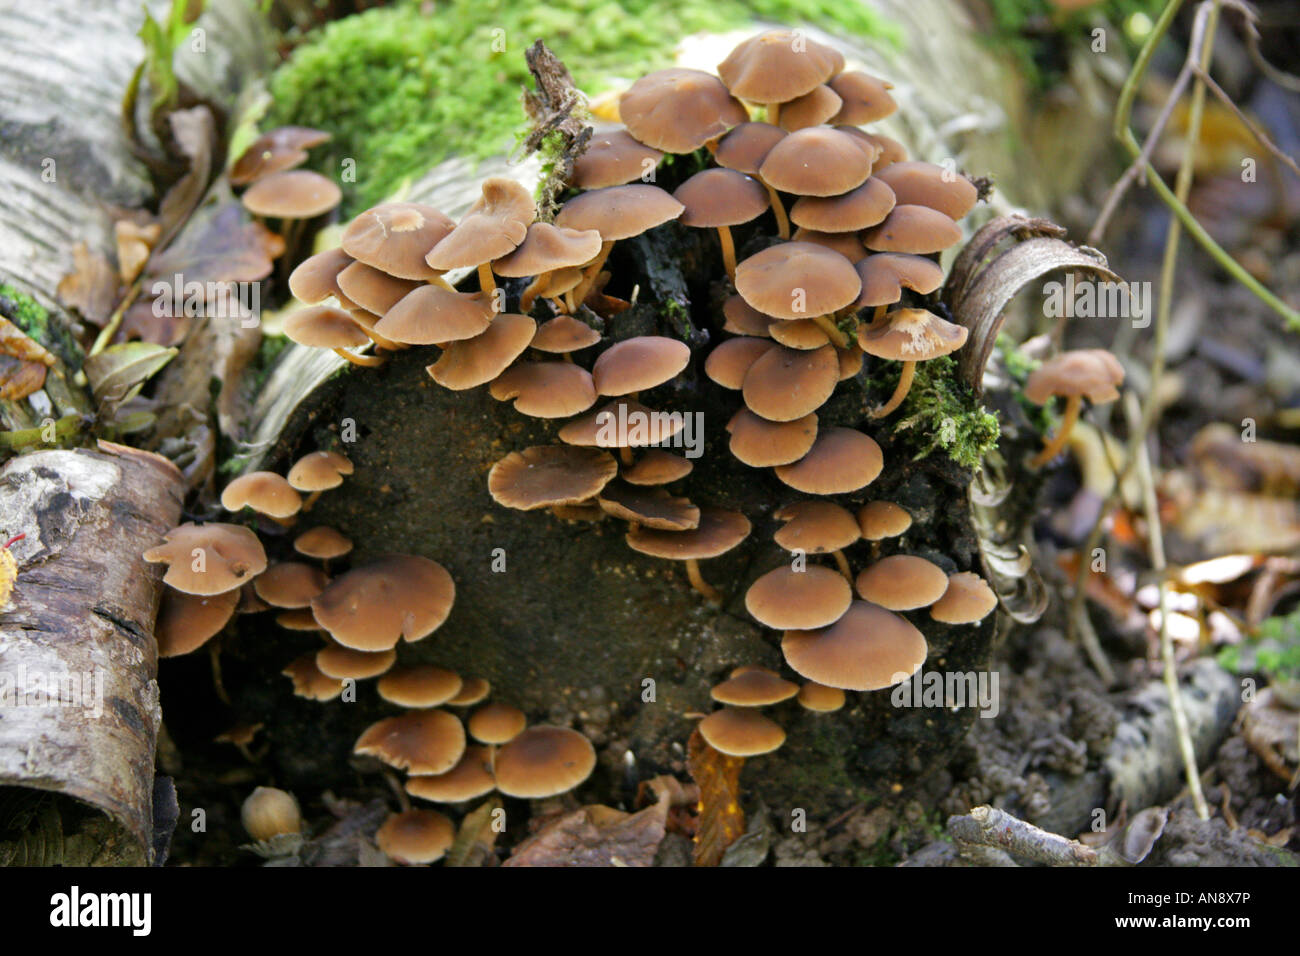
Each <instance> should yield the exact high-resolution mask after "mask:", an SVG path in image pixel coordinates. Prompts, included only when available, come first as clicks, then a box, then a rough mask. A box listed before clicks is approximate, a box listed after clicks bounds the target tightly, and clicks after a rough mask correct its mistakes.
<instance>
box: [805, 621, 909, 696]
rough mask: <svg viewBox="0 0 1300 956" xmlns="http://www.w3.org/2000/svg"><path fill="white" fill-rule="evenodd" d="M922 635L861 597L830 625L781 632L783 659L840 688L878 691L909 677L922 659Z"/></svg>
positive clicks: (814, 678)
mask: <svg viewBox="0 0 1300 956" xmlns="http://www.w3.org/2000/svg"><path fill="white" fill-rule="evenodd" d="M928 650H929V649H928V648H927V647H926V644H925V637H924V636H923V635H922V634H921V632H920V631H918V630H917V629H916V628H915V627H913V626H912V625H911V623H909V622H908V621H907V620H906V619H905V618H903V617H900V616H899V615H897V614H894V613H893V612H892V611H886V610H885V609H884V608H882V607H876V605H874V604H868V603H867V602H866V601H854V602H853V605H852V607H850V608H849V609H848V611H847V612H846V613H845V614H844V616H843V617H841V618H840V619H839V620H838V621H836V622H835V623H834V624H832V625H830V627H825V628H821V629H819V630H815V631H806V630H805V631H787V632H786V633H785V636H784V637H783V638H782V640H781V652H782V653H783V654H784V655H785V661H786V663H787V664H789V665H790V667H791V668H792V669H793V670H794V671H795V672H796V673H797V674H799V675H800V676H801V677H806V678H807V679H808V680H812V681H816V682H817V683H819V684H824V685H826V686H827V687H839V688H842V689H843V690H857V691H864V690H881V689H883V688H885V687H892V686H893V685H894V684H898V683H901V682H902V681H904V680H906V679H907V678H908V677H911V676H912V675H913V674H915V673H916V671H917V670H918V669H919V668H920V666H921V665H922V664H924V663H925V656H926V654H927V653H928Z"/></svg>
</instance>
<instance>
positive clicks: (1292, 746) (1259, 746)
mask: <svg viewBox="0 0 1300 956" xmlns="http://www.w3.org/2000/svg"><path fill="white" fill-rule="evenodd" d="M1241 735H1242V737H1243V738H1245V741H1246V745H1247V746H1248V747H1250V749H1251V750H1252V751H1254V752H1255V755H1256V756H1257V757H1259V759H1260V760H1262V761H1263V762H1264V764H1265V765H1266V766H1267V767H1268V769H1269V770H1271V771H1273V773H1275V774H1276V775H1277V776H1279V777H1281V778H1282V779H1283V780H1285V781H1287V782H1288V783H1289V782H1290V781H1291V779H1292V777H1293V776H1294V775H1295V769H1294V768H1295V767H1296V765H1297V764H1300V751H1298V750H1297V747H1298V746H1300V744H1298V743H1297V735H1300V713H1297V712H1296V711H1294V710H1292V709H1291V708H1289V707H1285V706H1283V705H1282V703H1281V702H1280V701H1279V700H1278V698H1277V695H1276V694H1275V693H1274V691H1273V688H1271V687H1266V688H1264V689H1263V690H1262V691H1260V692H1259V695H1258V696H1257V697H1256V698H1255V699H1254V700H1253V701H1251V702H1250V703H1249V704H1247V705H1246V708H1245V710H1244V711H1243V712H1242V717H1241Z"/></svg>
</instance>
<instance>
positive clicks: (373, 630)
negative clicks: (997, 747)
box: [144, 451, 596, 864]
mask: <svg viewBox="0 0 1300 956" xmlns="http://www.w3.org/2000/svg"><path fill="white" fill-rule="evenodd" d="M352 470H353V469H352V462H351V461H350V460H349V459H348V458H347V457H346V456H344V455H342V454H340V453H338V452H335V451H316V452H311V453H309V454H307V455H305V456H303V457H302V458H300V459H298V461H297V462H295V463H294V464H293V466H292V467H291V468H290V469H289V471H288V474H287V475H284V476H282V475H280V474H277V473H275V472H270V471H253V472H248V473H246V474H244V475H241V476H240V477H238V478H236V479H234V480H233V481H231V482H230V483H229V484H227V485H226V487H225V488H224V489H223V491H222V494H221V505H222V507H223V508H224V509H226V510H227V511H230V512H233V513H245V512H251V513H252V514H253V515H254V516H261V517H262V518H265V519H269V520H270V521H272V522H275V523H276V524H278V525H281V526H291V525H293V524H294V523H295V522H296V520H297V518H298V516H299V515H300V514H302V513H303V512H306V511H308V510H309V509H310V507H311V505H312V504H313V503H314V502H315V500H316V499H317V497H318V496H319V495H320V494H321V493H322V492H324V491H326V490H329V489H331V488H336V487H338V486H339V485H341V484H342V482H343V478H344V476H346V475H350V474H352ZM304 494H305V495H306V496H307V497H306V499H304V498H303V495H304ZM292 548H293V551H294V552H296V554H297V555H298V556H299V557H301V558H305V559H308V560H297V559H293V558H290V559H285V560H281V561H278V562H274V563H270V562H268V559H267V555H266V551H265V548H264V546H263V543H262V541H261V539H260V538H259V537H258V535H257V534H256V533H255V532H254V531H253V530H251V529H250V528H248V527H246V526H245V525H242V524H226V523H217V522H209V523H206V524H194V523H187V524H184V525H181V526H180V527H178V528H174V529H172V530H171V531H169V532H167V534H166V535H165V536H164V540H163V542H162V543H161V544H160V545H158V546H157V547H155V548H151V549H150V550H149V551H147V552H145V555H144V558H145V560H146V561H149V562H152V563H161V564H166V565H167V571H166V573H165V574H164V577H163V580H164V582H165V583H166V584H167V585H168V588H167V590H166V592H165V593H164V596H163V601H162V606H161V608H160V610H159V615H158V621H157V626H156V628H155V632H156V636H157V640H158V647H159V654H160V656H162V657H172V656H176V655H180V654H186V653H189V652H191V651H194V650H196V649H198V648H199V647H201V646H203V645H204V644H206V643H207V642H208V641H210V639H211V638H212V637H214V636H215V635H217V634H218V633H220V632H221V631H222V630H223V629H224V628H225V626H226V624H227V623H228V622H229V621H230V620H231V618H232V617H233V615H234V614H235V613H236V611H237V610H241V611H244V612H250V613H251V612H257V611H265V610H267V609H270V608H274V609H275V610H276V611H277V612H278V614H277V617H276V623H277V624H279V625H280V626H281V627H283V628H285V629H286V630H290V631H311V632H317V633H319V634H320V635H321V637H322V639H323V646H321V647H320V648H319V649H317V650H315V651H308V652H306V653H304V654H302V655H301V656H299V657H297V658H295V659H294V660H293V661H292V662H291V663H290V664H289V665H288V666H287V667H286V668H285V669H284V671H283V674H284V675H285V676H286V677H288V678H289V679H290V681H291V682H292V684H293V691H294V694H295V695H297V696H299V697H303V698H306V699H308V700H314V701H319V702H327V701H332V700H335V699H337V698H339V697H340V696H341V695H342V693H343V691H344V688H345V686H346V685H347V682H349V681H353V682H355V681H361V680H369V679H375V678H377V681H376V691H377V693H378V696H379V697H380V698H381V699H382V700H384V701H385V702H387V703H389V704H392V705H394V706H396V707H400V708H402V710H403V713H402V714H401V715H399V716H394V717H388V718H385V719H383V720H380V721H378V722H376V723H374V724H372V725H371V726H370V727H368V728H366V730H365V731H364V732H363V733H362V734H361V736H360V737H359V738H358V740H357V741H356V744H355V745H354V747H353V753H354V754H356V755H358V756H363V757H373V758H375V759H376V760H378V761H379V762H380V763H381V764H383V765H386V766H388V767H391V768H394V769H396V770H402V771H406V772H407V773H409V774H410V778H409V780H408V782H407V785H406V793H409V794H410V795H411V796H415V797H419V798H421V799H424V800H429V801H432V802H436V803H451V804H456V803H462V802H463V801H466V800H470V799H474V798H476V797H480V796H483V795H485V794H487V793H490V792H492V791H493V790H496V791H499V792H500V793H502V794H505V795H507V796H512V797H520V798H529V799H539V798H543V797H550V796H555V795H557V794H560V793H564V792H567V791H568V790H571V789H573V788H574V787H576V786H578V785H579V784H581V783H582V782H583V781H584V780H586V779H587V777H588V776H590V774H591V772H592V770H593V769H594V768H595V765H596V755H595V750H594V749H593V747H592V745H591V743H590V741H588V740H587V738H586V737H584V736H583V735H582V734H580V733H578V732H577V731H574V730H570V729H568V728H564V727H554V726H547V725H537V726H533V727H528V726H527V718H526V715H525V714H524V713H523V711H521V710H518V709H517V708H515V707H511V706H509V705H507V704H501V703H495V702H493V703H483V702H484V701H485V700H486V699H487V697H488V695H489V693H490V690H491V686H490V684H489V682H488V681H487V680H485V679H484V678H481V677H470V678H462V677H461V675H459V674H457V673H455V672H453V671H450V670H446V669H444V668H440V667H435V666H431V665H422V664H421V665H407V666H397V657H398V652H397V649H398V645H399V643H400V642H401V641H406V642H408V643H410V642H415V641H419V640H422V639H423V638H425V637H427V636H429V635H430V634H432V633H433V632H434V631H436V630H437V629H438V628H439V627H441V626H442V624H443V623H444V622H445V621H446V619H447V617H448V615H449V614H450V613H451V608H452V605H453V603H454V601H455V594H456V588H455V583H454V582H453V580H452V578H451V575H450V574H448V573H447V571H446V569H445V568H443V567H442V566H441V565H440V564H438V563H437V562H435V561H432V560H430V559H428V558H425V557H420V556H417V555H405V554H389V555H381V556H379V557H377V558H374V559H372V560H370V561H367V562H365V563H363V564H359V565H357V566H355V567H352V568H350V569H347V570H344V571H343V572H342V573H340V574H338V575H337V576H335V577H333V578H331V577H330V576H329V573H328V572H329V566H330V562H331V561H340V560H343V559H345V558H346V556H347V555H348V554H349V553H350V552H351V550H352V542H351V540H349V539H348V538H347V536H346V535H344V534H343V533H342V532H340V531H337V530H336V529H334V528H330V527H328V526H324V525H318V526H315V527H312V528H309V529H307V530H305V531H302V532H300V533H298V534H296V535H295V536H294V537H293V539H292ZM311 561H316V562H319V566H317V565H316V564H313V563H309V562H311ZM214 647H215V645H214ZM214 665H215V650H214ZM215 673H217V672H215V671H214V674H215ZM217 680H218V691H219V693H221V695H222V696H223V697H224V691H223V690H222V689H221V687H220V684H219V677H218V678H217ZM479 705H481V706H479ZM444 707H454V708H476V709H474V710H473V711H472V712H471V713H469V715H468V718H467V720H466V721H465V722H464V723H462V721H461V719H460V718H459V717H458V716H456V715H455V714H453V713H451V712H450V711H448V710H445V709H441V708H444ZM261 726H262V725H261V724H257V725H254V726H249V727H239V728H236V729H235V731H234V732H229V733H227V734H224V735H222V737H220V738H218V740H225V741H228V742H231V743H234V744H236V745H238V746H239V747H240V749H241V750H243V751H244V752H245V754H246V755H247V754H248V750H247V744H248V743H250V742H251V740H252V737H253V735H254V734H255V733H256V732H257V730H259V729H260V728H261ZM467 730H468V736H469V738H472V740H473V741H476V743H468V742H467V738H466V731H467ZM286 798H287V800H289V801H292V797H290V796H289V795H287V794H283V792H282V791H278V790H268V789H267V788H259V790H258V791H256V792H255V793H254V795H253V796H252V797H250V798H249V802H248V803H246V804H245V807H244V822H245V827H246V829H248V831H249V833H250V834H251V835H253V836H254V838H255V839H256V840H258V841H259V844H260V843H261V842H265V841H266V840H267V839H269V838H268V837H267V836H265V835H263V831H266V832H268V833H269V832H270V830H268V827H267V826H266V825H263V824H264V821H263V818H264V817H267V815H268V813H269V812H270V811H268V812H267V813H264V812H263V810H262V807H263V804H268V805H272V807H273V809H274V810H275V811H276V812H277V813H281V815H283V811H284V809H285V807H286V806H287V804H286V803H285V799H286ZM277 800H278V801H279V803H278V804H277V803H276V801H277ZM401 802H402V807H401V810H400V812H398V813H394V814H392V815H390V817H389V818H388V819H387V820H386V821H385V823H384V824H383V825H382V826H381V827H380V829H379V831H378V832H377V834H376V841H377V844H378V846H379V848H380V849H381V850H383V851H384V852H385V853H386V854H387V855H388V856H390V857H391V858H392V859H394V860H396V861H398V862H401V863H409V864H423V863H432V862H434V861H436V860H438V859H440V858H441V857H442V856H443V855H444V854H445V853H446V851H447V849H448V848H449V847H450V845H451V842H452V837H453V835H454V826H453V824H452V822H451V821H450V820H449V819H448V818H447V817H445V816H444V815H443V814H440V813H437V812H435V811H431V810H422V809H412V808H411V807H410V802H409V799H408V798H407V797H406V794H405V793H404V794H402V795H401ZM293 809H294V811H295V812H296V809H297V807H296V803H295V804H294V805H293ZM250 821H251V822H250ZM296 829H297V828H296V827H295V830H294V832H296ZM276 832H277V833H278V832H280V831H279V830H277V831H276Z"/></svg>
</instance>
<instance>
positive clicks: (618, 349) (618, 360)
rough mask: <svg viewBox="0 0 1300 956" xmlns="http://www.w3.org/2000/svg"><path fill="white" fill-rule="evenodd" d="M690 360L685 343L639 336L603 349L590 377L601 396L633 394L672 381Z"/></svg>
mask: <svg viewBox="0 0 1300 956" xmlns="http://www.w3.org/2000/svg"><path fill="white" fill-rule="evenodd" d="M690 360H691V350H690V348H689V347H688V346H687V345H686V343H685V342H679V341H678V340H677V339H670V338H667V337H666V336H662V335H638V336H634V337H632V338H630V339H624V340H623V341H621V342H617V343H615V344H614V345H611V346H610V347H609V348H607V349H606V350H605V351H604V352H602V353H601V354H600V357H599V358H597V359H596V362H595V364H594V365H592V367H591V378H592V381H593V383H594V384H595V386H596V393H597V394H599V395H612V396H617V395H631V394H634V393H636V392H643V391H645V390H646V389H650V388H654V387H655V386H657V385H662V384H663V383H664V382H668V381H671V380H672V379H674V378H676V377H677V375H678V374H679V373H680V372H681V371H682V369H684V368H686V364H687V363H688V362H689V361H690Z"/></svg>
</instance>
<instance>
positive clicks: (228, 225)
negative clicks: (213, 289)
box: [146, 196, 284, 284]
mask: <svg viewBox="0 0 1300 956" xmlns="http://www.w3.org/2000/svg"><path fill="white" fill-rule="evenodd" d="M283 252H284V240H283V239H282V238H281V237H280V236H278V235H276V234H275V233H274V232H272V231H271V230H269V229H267V228H266V226H264V225H262V224H261V223H260V222H254V221H253V220H252V218H251V217H250V216H249V214H248V212H247V210H245V209H244V207H243V206H242V205H240V203H239V201H238V200H236V199H235V198H234V197H232V196H226V197H225V198H224V199H223V200H222V201H220V202H218V203H215V204H213V203H209V204H207V205H205V206H204V207H203V208H202V209H201V210H199V211H198V212H196V213H195V214H194V217H193V218H192V219H191V220H190V222H189V223H187V224H186V227H185V228H184V229H183V230H182V231H181V233H180V235H178V236H177V237H176V240H175V241H174V242H172V243H171V245H169V246H168V247H167V248H166V249H164V250H162V251H161V252H159V253H158V254H157V255H156V256H155V257H154V260H153V262H152V263H151V264H150V267H149V276H150V278H154V279H161V280H163V281H167V282H170V281H172V280H173V279H174V277H175V276H176V275H177V274H180V275H182V276H183V277H184V280H185V281H186V282H189V281H193V280H196V281H199V282H256V281H257V280H259V279H265V278H266V277H267V276H269V275H270V274H271V270H272V268H274V263H273V262H272V260H273V259H275V258H277V257H278V256H280V255H281V254H283ZM146 284H148V283H147V282H146Z"/></svg>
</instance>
